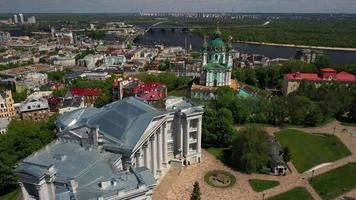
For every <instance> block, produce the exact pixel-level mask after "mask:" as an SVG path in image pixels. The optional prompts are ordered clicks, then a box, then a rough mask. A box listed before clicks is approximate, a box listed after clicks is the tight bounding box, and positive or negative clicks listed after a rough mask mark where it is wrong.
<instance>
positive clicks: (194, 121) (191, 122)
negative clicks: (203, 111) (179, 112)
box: [189, 119, 199, 128]
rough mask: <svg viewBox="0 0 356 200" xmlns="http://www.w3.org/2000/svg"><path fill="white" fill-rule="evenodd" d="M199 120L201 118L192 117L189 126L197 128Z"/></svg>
mask: <svg viewBox="0 0 356 200" xmlns="http://www.w3.org/2000/svg"><path fill="white" fill-rule="evenodd" d="M198 122H199V119H192V120H190V122H189V127H190V128H197V127H198Z"/></svg>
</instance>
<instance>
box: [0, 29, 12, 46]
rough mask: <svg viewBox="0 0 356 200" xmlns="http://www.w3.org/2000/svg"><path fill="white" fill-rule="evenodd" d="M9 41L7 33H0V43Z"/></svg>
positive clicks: (9, 37)
mask: <svg viewBox="0 0 356 200" xmlns="http://www.w3.org/2000/svg"><path fill="white" fill-rule="evenodd" d="M10 39H11V36H10V33H9V32H3V31H0V43H1V42H7V41H9V40H10Z"/></svg>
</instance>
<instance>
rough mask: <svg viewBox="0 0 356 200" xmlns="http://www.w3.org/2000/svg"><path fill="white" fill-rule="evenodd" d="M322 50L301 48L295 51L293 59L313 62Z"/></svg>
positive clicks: (321, 53)
mask: <svg viewBox="0 0 356 200" xmlns="http://www.w3.org/2000/svg"><path fill="white" fill-rule="evenodd" d="M323 55H324V52H323V51H321V50H315V49H302V50H299V51H297V53H296V54H295V59H297V60H301V61H304V62H307V63H315V62H316V61H317V59H318V58H319V57H320V56H323Z"/></svg>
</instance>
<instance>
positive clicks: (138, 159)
mask: <svg viewBox="0 0 356 200" xmlns="http://www.w3.org/2000/svg"><path fill="white" fill-rule="evenodd" d="M140 157H141V150H140V149H139V150H138V151H137V152H136V153H135V162H136V167H141V163H140Z"/></svg>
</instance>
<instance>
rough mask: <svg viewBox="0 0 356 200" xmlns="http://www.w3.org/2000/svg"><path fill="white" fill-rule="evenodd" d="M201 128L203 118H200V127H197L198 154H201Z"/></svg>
mask: <svg viewBox="0 0 356 200" xmlns="http://www.w3.org/2000/svg"><path fill="white" fill-rule="evenodd" d="M201 128H202V118H201V117H199V119H198V126H197V134H198V135H197V152H198V153H201Z"/></svg>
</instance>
